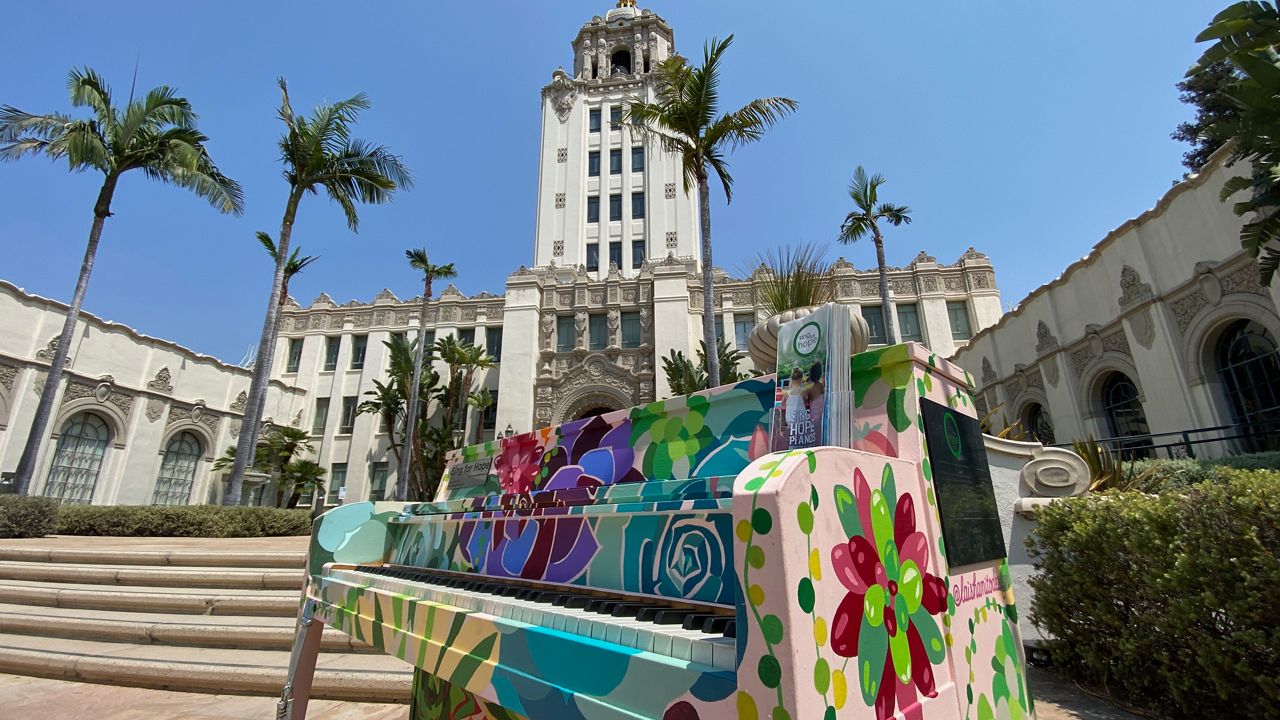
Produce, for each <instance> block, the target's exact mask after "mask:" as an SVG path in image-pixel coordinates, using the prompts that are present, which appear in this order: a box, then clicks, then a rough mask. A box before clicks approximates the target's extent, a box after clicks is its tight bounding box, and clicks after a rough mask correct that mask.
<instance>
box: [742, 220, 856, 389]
mask: <svg viewBox="0 0 1280 720" xmlns="http://www.w3.org/2000/svg"><path fill="white" fill-rule="evenodd" d="M757 260H758V263H757V264H758V267H757V268H756V270H755V273H754V279H755V286H756V298H757V302H758V304H759V305H760V306H761V307H763V308H764V310H765V312H767V313H769V317H768V319H766V320H765V321H764V322H762V323H760V324H758V325H756V327H755V329H754V330H752V331H751V336H750V337H749V338H748V339H747V352H748V353H750V355H751V360H752V361H753V362H754V363H755V364H756V368H757V369H758V370H761V371H763V372H769V371H770V370H771V369H772V368H773V367H774V366H775V365H777V362H778V328H779V327H781V326H782V324H783V323H786V322H791V321H792V320H795V319H796V318H802V317H805V316H807V315H809V314H810V313H812V312H813V311H814V310H817V309H818V307H819V306H821V305H824V304H826V303H829V302H833V301H834V300H835V279H834V274H835V268H834V266H833V265H832V264H831V262H829V261H828V260H827V259H826V248H825V247H822V246H818V245H813V244H810V243H800V244H798V245H793V246H792V245H788V246H784V247H780V248H771V249H769V250H766V251H764V252H763V253H761V254H760V255H759V256H758V257H757ZM849 325H850V331H851V332H852V334H853V344H852V345H851V347H852V348H853V352H862V351H863V350H866V349H867V341H868V339H869V338H870V335H871V333H870V330H869V329H868V327H867V321H866V320H863V319H862V315H861V313H856V312H855V313H851V316H850V319H849Z"/></svg>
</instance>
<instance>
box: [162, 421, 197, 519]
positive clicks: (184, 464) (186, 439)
mask: <svg viewBox="0 0 1280 720" xmlns="http://www.w3.org/2000/svg"><path fill="white" fill-rule="evenodd" d="M199 462H200V440H199V439H198V438H196V436H195V435H194V434H192V433H189V432H186V431H185V430H184V431H183V432H180V433H178V434H177V435H174V436H173V437H172V438H171V439H170V440H169V442H168V444H167V445H165V448H164V460H162V461H161V462H160V475H159V477H157V478H156V489H155V493H154V495H152V498H151V504H153V505H186V504H188V503H190V502H191V486H192V485H193V484H194V483H195V479H196V466H197V465H198V464H199Z"/></svg>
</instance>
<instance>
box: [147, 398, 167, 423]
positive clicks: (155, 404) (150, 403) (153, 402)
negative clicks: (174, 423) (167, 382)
mask: <svg viewBox="0 0 1280 720" xmlns="http://www.w3.org/2000/svg"><path fill="white" fill-rule="evenodd" d="M163 414H164V401H163V400H161V399H159V398H151V399H149V400H147V412H146V416H147V420H148V421H149V422H155V421H157V420H159V419H160V416H161V415H163Z"/></svg>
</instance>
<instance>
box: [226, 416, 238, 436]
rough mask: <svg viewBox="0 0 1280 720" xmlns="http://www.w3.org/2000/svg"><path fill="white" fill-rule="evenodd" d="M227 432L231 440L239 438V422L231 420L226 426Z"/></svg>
mask: <svg viewBox="0 0 1280 720" xmlns="http://www.w3.org/2000/svg"><path fill="white" fill-rule="evenodd" d="M227 432H228V433H230V435H231V438H232V439H233V440H234V439H235V438H238V437H240V421H239V420H232V421H231V424H230V425H229V426H227Z"/></svg>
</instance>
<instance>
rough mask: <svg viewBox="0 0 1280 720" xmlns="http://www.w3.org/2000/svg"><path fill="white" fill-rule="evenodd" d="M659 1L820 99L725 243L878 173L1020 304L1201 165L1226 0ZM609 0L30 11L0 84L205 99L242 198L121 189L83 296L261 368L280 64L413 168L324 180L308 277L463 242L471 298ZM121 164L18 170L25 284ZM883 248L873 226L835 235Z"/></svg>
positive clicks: (742, 188) (528, 243)
mask: <svg viewBox="0 0 1280 720" xmlns="http://www.w3.org/2000/svg"><path fill="white" fill-rule="evenodd" d="M653 2H654V4H649V3H644V2H642V3H641V6H642V7H648V8H650V9H652V10H654V11H655V12H656V13H658V14H659V15H661V16H663V17H664V18H666V20H667V21H668V22H669V23H670V24H671V25H672V27H673V28H674V29H675V32H676V44H677V47H678V49H679V50H681V51H682V52H683V53H684V54H685V55H687V56H694V55H698V54H700V48H701V45H702V42H703V40H704V39H705V38H707V37H711V36H724V35H727V34H729V33H734V34H735V35H736V36H737V37H736V42H735V44H734V46H733V48H732V49H731V51H730V53H729V56H728V63H727V66H726V68H725V69H726V77H725V83H724V86H723V98H724V100H725V102H726V105H728V106H735V107H736V106H737V105H739V104H741V103H742V102H745V101H746V100H748V99H750V98H753V97H756V96H760V95H786V96H789V97H791V98H794V99H796V100H797V101H799V103H800V110H799V112H798V114H796V115H795V116H794V117H792V118H789V119H787V120H786V121H784V122H783V124H782V125H781V126H780V127H778V128H777V129H776V130H774V131H773V132H771V133H770V134H769V135H768V136H767V137H766V138H765V140H764V141H763V142H761V143H759V144H758V145H755V146H751V147H748V148H745V149H743V150H740V151H739V152H738V153H736V154H735V155H734V156H733V158H732V169H733V172H734V174H735V176H736V178H737V184H736V185H735V196H734V202H733V203H732V205H730V206H728V207H727V208H726V207H725V205H724V202H723V198H720V199H719V200H718V201H717V202H716V203H715V206H714V212H713V219H714V222H715V227H714V236H713V237H714V239H715V251H716V264H717V265H720V266H722V267H725V268H726V269H729V270H730V271H733V272H735V274H737V271H738V270H739V269H740V268H742V267H744V266H745V265H746V264H747V262H748V261H749V260H750V259H751V258H752V257H753V256H754V255H755V254H756V253H757V252H758V251H759V250H760V249H762V248H765V247H768V246H770V245H774V244H777V243H783V242H791V241H796V240H809V241H829V240H833V239H834V238H835V236H836V234H837V230H838V227H839V224H840V221H841V219H842V218H843V216H844V214H845V213H846V212H847V211H848V197H847V195H846V185H847V183H848V180H849V177H850V176H851V175H852V173H853V169H854V167H855V166H856V165H858V164H863V165H865V166H867V167H868V168H869V169H871V170H874V171H877V172H881V173H883V174H885V175H886V176H887V177H888V178H889V183H888V184H887V185H886V186H885V188H884V191H883V193H884V195H883V196H884V198H885V199H888V200H891V201H893V202H898V203H905V204H908V205H910V206H911V208H912V210H913V211H914V218H915V222H914V223H913V224H912V225H911V226H910V227H908V228H902V229H894V230H892V231H891V232H890V233H889V234H888V235H887V243H888V255H889V262H890V263H891V264H905V263H906V262H908V261H910V259H911V258H912V257H913V256H914V255H915V254H916V253H917V252H918V251H919V250H920V249H926V250H928V251H929V252H930V253H931V254H934V255H936V256H937V257H938V259H939V260H940V261H942V262H950V261H952V260H954V259H955V258H956V256H958V255H959V254H960V253H961V252H963V251H964V249H965V248H966V247H967V246H969V245H973V246H976V247H977V248H979V249H981V250H983V251H985V252H987V253H988V254H990V256H991V258H992V260H993V262H994V263H995V264H996V270H997V280H998V283H999V286H1000V289H1001V292H1002V294H1003V298H1004V304H1005V306H1006V307H1009V306H1012V305H1013V304H1014V303H1016V302H1017V301H1018V300H1019V299H1021V298H1022V297H1023V296H1024V295H1026V293H1027V292H1029V291H1030V290H1031V289H1033V288H1035V287H1036V286H1037V285H1039V284H1041V283H1043V282H1045V281H1048V280H1049V279H1051V278H1053V277H1055V276H1056V275H1057V274H1058V273H1059V272H1060V271H1061V270H1062V268H1063V267H1065V266H1066V265H1067V264H1068V263H1070V262H1071V261H1073V260H1075V259H1076V258H1078V257H1080V256H1081V255H1083V254H1084V253H1086V252H1087V250H1088V248H1089V247H1090V246H1092V245H1093V244H1094V243H1095V242H1097V241H1098V240H1099V239H1101V238H1102V237H1103V236H1104V235H1105V234H1106V233H1107V231H1108V230H1110V229H1111V228H1114V227H1116V226H1117V225H1120V224H1121V223H1123V222H1124V221H1125V220H1126V219H1128V218H1130V217H1133V216H1135V215H1138V214H1139V213H1141V212H1142V211H1144V210H1146V209H1147V208H1149V207H1151V206H1152V205H1153V204H1154V203H1155V201H1156V200H1157V199H1158V198H1159V197H1160V195H1161V194H1162V193H1164V192H1165V191H1166V190H1168V189H1169V187H1170V183H1171V181H1172V180H1173V179H1174V178H1177V177H1179V176H1180V175H1181V172H1182V171H1181V168H1180V165H1179V160H1180V157H1181V153H1182V151H1183V149H1184V148H1183V147H1182V146H1180V145H1179V144H1178V143H1175V142H1173V141H1172V140H1170V139H1169V133H1170V132H1171V131H1172V130H1173V128H1174V126H1175V125H1176V124H1177V123H1178V122H1180V121H1182V120H1184V119H1186V118H1188V117H1189V116H1190V114H1191V113H1190V110H1189V108H1187V107H1186V106H1184V105H1182V104H1181V103H1179V102H1178V99H1177V91H1176V89H1175V88H1174V83H1176V82H1177V81H1178V80H1179V79H1180V78H1181V76H1182V73H1183V72H1184V71H1185V69H1186V68H1187V67H1188V65H1190V63H1191V62H1192V61H1194V59H1195V58H1196V57H1197V55H1198V52H1197V48H1196V46H1195V45H1194V44H1193V42H1192V41H1193V38H1194V36H1195V35H1196V33H1197V32H1198V30H1199V29H1200V28H1201V27H1203V26H1204V25H1205V24H1206V23H1207V22H1208V20H1209V18H1210V17H1212V15H1213V14H1214V13H1215V12H1216V11H1217V10H1218V9H1220V7H1222V6H1223V5H1225V4H1226V0H1215V1H1207V0H1179V1H1178V2H1165V3H1158V4H1153V3H1147V2H1137V1H1136V0H1120V1H1116V0H1108V1H1103V0H1093V1H1090V2H1053V3H1049V2H1025V1H1023V0H1006V2H1002V3H997V2H991V1H989V0H972V1H968V2H963V3H942V2H936V3H902V2H897V1H890V0H881V1H880V2H875V3H872V2H866V1H863V0H859V1H858V2H835V1H831V2H822V3H817V2H807V3H778V2H760V1H758V0H740V1H739V2H734V3H723V2H714V3H713V2H689V1H688V0H685V1H683V2H660V1H659V0H653ZM609 7H612V3H609V2H606V1H603V0H602V1H599V2H578V1H574V2H565V1H563V0H561V1H557V2H554V3H553V2H522V3H509V2H491V3H471V2H467V3H444V2H423V3H408V2H398V3H372V4H366V5H363V6H361V5H358V4H351V3H336V2H328V1H323V0H322V1H317V2H287V3H286V2H257V3H252V4H250V3H247V2H227V3H215V4H208V3H172V2H163V3H161V2H154V3H137V2H119V3H114V4H110V5H109V6H104V5H103V4H102V3H88V2H57V3H15V4H12V6H10V7H8V8H6V10H5V24H6V26H7V27H8V28H9V31H8V32H6V33H5V42H4V43H0V68H3V72H0V103H6V104H10V105H15V106H17V107H19V108H22V109H25V110H30V111H35V112H39V111H47V110H64V111H65V110H68V109H69V103H68V100H67V94H66V90H65V79H66V74H67V71H68V69H69V68H70V67H72V66H78V65H86V64H87V65H91V66H93V67H95V68H97V69H98V70H99V71H100V72H102V73H104V74H105V75H106V77H107V78H108V79H109V80H110V81H111V82H112V85H113V88H114V90H115V93H116V95H117V97H124V96H126V95H127V93H128V89H129V82H130V77H131V75H132V72H133V68H134V62H135V59H138V58H140V69H139V72H138V87H139V88H144V89H145V88H149V87H152V86H154V85H157V84H162V83H165V84H170V85H173V86H176V87H177V88H178V89H179V90H180V91H181V93H182V94H183V95H185V96H186V97H188V98H190V99H191V101H192V103H193V104H194V106H195V108H196V110H197V111H198V112H199V113H200V115H201V129H202V130H203V131H204V132H205V133H206V134H207V135H209V136H210V137H211V139H212V141H211V143H210V148H211V150H212V153H213V156H214V158H215V160H216V161H217V162H218V164H219V165H220V166H221V167H222V169H223V170H224V172H226V173H227V174H228V175H231V176H232V177H234V178H236V179H237V180H239V181H240V182H241V183H242V184H243V185H244V188H245V194H246V205H247V210H246V213H245V215H244V217H241V218H235V217H228V216H222V215H219V214H218V213H216V212H214V211H213V210H212V209H210V208H209V207H208V206H207V205H205V204H204V203H203V202H202V201H200V200H199V199H197V198H196V197H194V196H193V195H190V194H189V193H186V192H185V191H182V190H179V189H176V188H171V187H167V186H163V185H158V184H156V183H153V182H151V181H149V180H147V179H146V178H145V177H143V176H142V175H140V174H133V175H130V176H126V178H125V179H124V181H123V182H122V183H121V185H120V188H119V190H118V191H117V193H116V201H115V205H114V208H113V209H114V211H115V216H114V217H112V218H111V219H110V220H109V221H108V223H107V226H106V231H105V233H104V237H103V243H102V245H101V249H100V251H99V253H98V264H97V266H96V268H95V269H94V274H93V279H92V281H91V283H90V286H89V292H88V298H87V300H86V303H85V308H86V309H87V310H88V311H90V312H92V313H95V314H97V315H99V316H101V317H104V318H107V319H110V320H115V321H118V322H123V323H127V324H129V325H131V326H133V327H135V328H137V329H139V330H140V331H142V332H144V333H147V334H150V335H155V336H159V337H162V338H167V339H170V340H173V341H176V342H179V343H181V344H183V345H186V346H188V347H191V348H193V349H195V350H197V351H200V352H205V353H209V354H212V355H215V356H218V357H221V358H223V359H226V360H229V361H233V362H235V361H238V360H239V359H240V358H241V356H242V355H243V354H244V353H245V351H246V349H247V348H248V347H249V346H250V345H251V344H252V343H253V342H254V341H255V339H256V337H257V335H258V332H259V329H260V327H261V316H262V311H263V307H264V304H265V301H266V293H267V289H268V286H269V283H270V279H271V278H270V267H269V264H268V262H267V260H266V256H265V254H264V253H263V252H262V250H261V248H260V247H258V245H257V243H256V242H255V241H254V239H253V231H254V230H258V229H263V230H267V231H269V232H271V233H272V234H273V235H274V234H275V233H276V231H277V229H278V227H279V222H280V215H281V212H282V211H283V207H284V200H285V192H286V186H285V183H284V181H283V180H282V179H281V177H280V164H279V162H278V158H277V151H276V147H275V142H276V138H277V136H278V135H279V133H280V129H281V125H280V123H279V121H278V120H277V119H276V117H275V110H276V107H277V105H278V100H279V98H278V92H277V89H276V85H275V78H276V77H277V76H278V75H285V76H287V77H288V79H289V83H290V90H291V94H292V96H293V101H294V106H295V107H296V108H299V109H310V108H311V107H312V106H313V105H314V103H316V102H317V101H320V100H322V99H338V98H341V97H346V96H349V95H351V94H353V93H355V92H357V91H362V90H363V91H365V92H367V93H368V94H369V95H370V97H371V98H372V101H373V108H372V110H370V111H369V112H367V113H366V114H365V115H364V116H363V118H362V119H361V122H360V125H359V134H360V135H361V136H363V137H365V138H367V139H370V140H375V141H377V142H380V143H383V144H386V145H389V146H390V147H391V148H393V149H394V150H395V151H397V152H398V153H400V154H401V155H403V157H404V159H405V161H406V162H407V163H408V164H409V166H410V167H411V168H412V170H413V171H414V173H415V174H416V176H417V179H418V183H417V186H416V187H415V188H414V190H412V191H411V192H406V193H403V194H401V195H399V196H398V197H397V198H396V200H395V202H394V203H393V204H391V205H389V206H376V207H366V208H363V209H362V210H361V216H362V223H361V226H360V232H359V234H352V233H350V232H349V231H348V230H347V228H346V226H345V224H344V223H343V221H342V216H341V213H340V212H339V211H338V209H337V208H335V207H333V206H331V205H330V204H329V202H328V200H327V199H325V198H323V197H319V196H311V197H307V198H306V199H305V200H304V201H303V205H302V208H301V210H300V213H299V219H298V222H297V225H296V229H295V232H294V241H295V242H297V243H300V244H301V245H302V247H303V248H304V250H305V251H306V252H307V253H311V254H318V255H321V256H322V259H321V260H320V262H318V263H317V264H315V265H313V266H312V267H311V268H309V269H307V271H306V272H305V273H304V274H303V275H302V276H301V277H300V278H299V279H297V280H296V281H295V282H294V285H293V288H292V290H293V295H294V296H295V297H296V298H298V300H299V301H300V302H302V303H303V304H304V305H305V304H307V303H308V302H310V300H311V299H312V298H314V297H315V296H316V295H317V294H318V293H320V292H321V291H325V292H328V293H329V294H330V295H332V296H333V297H334V298H335V299H336V300H337V301H338V302H346V301H348V300H351V299H360V300H363V301H368V300H371V299H372V298H373V296H374V295H375V294H376V293H377V292H378V291H379V290H380V289H381V288H382V287H384V286H386V287H390V288H391V289H392V290H393V291H395V292H396V293H397V294H398V295H400V296H401V297H410V296H413V295H414V294H415V293H416V292H417V291H418V281H417V279H416V278H415V276H414V273H413V272H412V271H410V270H409V269H408V268H407V266H406V264H405V262H404V260H403V255H402V252H403V250H404V249H405V248H408V247H416V246H422V245H424V244H425V245H426V246H427V247H428V248H429V250H430V251H431V254H432V259H433V260H437V261H440V262H445V261H452V262H454V263H455V264H456V265H457V267H458V269H459V271H460V277H459V279H458V280H457V285H458V286H459V287H460V288H461V289H462V290H463V292H466V293H468V294H470V293H475V292H479V291H481V290H489V291H491V292H501V290H502V288H503V283H504V279H505V277H506V275H507V273H509V272H511V271H512V270H514V269H515V268H516V267H517V266H518V265H519V264H520V263H528V262H529V261H530V259H531V257H532V248H533V230H534V197H535V186H536V178H537V142H538V132H539V130H538V124H539V88H540V87H541V86H542V85H544V84H545V83H546V82H548V81H549V80H550V77H551V72H552V71H553V70H554V69H555V68H556V67H557V66H559V65H563V66H570V65H571V64H572V55H571V49H570V47H569V43H570V41H571V40H572V39H573V37H574V36H575V34H576V33H577V30H578V28H579V27H580V26H581V24H582V23H583V22H585V21H587V20H589V19H590V18H591V16H592V15H594V14H603V13H604V12H605V11H606V10H607V9H608V8H609ZM99 184H100V176H95V175H88V174H83V175H71V174H69V173H68V172H67V171H66V169H65V166H62V165H52V164H51V163H49V162H48V161H46V160H42V159H27V160H24V161H22V162H19V163H16V164H4V165H0V278H3V279H5V280H8V281H10V282H13V283H15V284H17V285H19V286H22V287H25V288H26V289H27V290H29V291H31V292H35V293H38V294H41V295H46V296H50V297H54V298H57V299H60V300H66V299H69V297H70V294H71V290H72V288H73V285H74V281H75V274H76V269H77V266H78V263H79V261H80V257H81V255H82V253H83V250H84V242H85V239H86V237H87V233H88V229H89V224H90V220H91V217H90V213H91V208H92V204H93V200H94V197H95V194H96V192H97V188H98V186H99ZM836 254H844V255H845V256H846V257H848V258H849V259H850V260H852V261H853V262H854V263H856V264H857V265H858V266H860V267H869V266H871V265H873V264H874V252H873V249H872V248H871V246H870V245H869V244H859V245H856V246H853V247H848V248H844V247H839V246H837V245H835V244H834V243H833V244H832V255H833V256H834V255H836Z"/></svg>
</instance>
